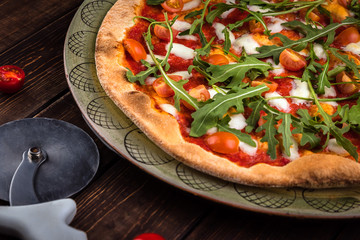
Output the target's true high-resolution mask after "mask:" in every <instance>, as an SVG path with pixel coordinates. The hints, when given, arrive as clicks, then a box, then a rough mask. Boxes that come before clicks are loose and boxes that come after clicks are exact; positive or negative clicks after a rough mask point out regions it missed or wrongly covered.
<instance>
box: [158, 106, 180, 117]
mask: <svg viewBox="0 0 360 240" xmlns="http://www.w3.org/2000/svg"><path fill="white" fill-rule="evenodd" d="M160 108H161V109H162V110H163V111H165V112H167V113H169V114H171V115H173V116H174V117H176V116H177V114H178V111H177V110H176V108H175V107H174V106H173V105H171V104H167V103H164V104H160Z"/></svg>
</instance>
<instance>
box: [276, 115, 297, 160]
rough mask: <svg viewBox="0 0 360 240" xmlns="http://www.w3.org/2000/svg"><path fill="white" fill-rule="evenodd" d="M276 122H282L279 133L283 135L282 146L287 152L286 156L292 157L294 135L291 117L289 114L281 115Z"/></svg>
mask: <svg viewBox="0 0 360 240" xmlns="http://www.w3.org/2000/svg"><path fill="white" fill-rule="evenodd" d="M276 120H282V122H281V124H280V126H279V129H278V132H279V133H281V135H282V145H283V148H284V151H285V154H286V155H287V156H289V157H290V154H291V153H290V147H291V145H293V142H292V134H291V130H290V126H291V123H292V121H291V115H290V114H289V113H281V114H280V115H279V116H277V117H276Z"/></svg>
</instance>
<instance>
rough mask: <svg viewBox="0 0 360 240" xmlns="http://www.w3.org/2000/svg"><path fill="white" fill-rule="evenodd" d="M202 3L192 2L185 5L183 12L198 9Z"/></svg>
mask: <svg viewBox="0 0 360 240" xmlns="http://www.w3.org/2000/svg"><path fill="white" fill-rule="evenodd" d="M200 3H201V0H192V1H190V2H187V3H185V4H184V7H183V9H182V11H187V10H190V9H193V8H196V7H198V6H199V5H200Z"/></svg>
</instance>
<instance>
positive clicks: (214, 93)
mask: <svg viewBox="0 0 360 240" xmlns="http://www.w3.org/2000/svg"><path fill="white" fill-rule="evenodd" d="M208 91H209V93H210V98H211V99H212V98H213V97H214V96H215V95H216V94H218V92H217V91H216V90H215V89H213V88H210V89H208Z"/></svg>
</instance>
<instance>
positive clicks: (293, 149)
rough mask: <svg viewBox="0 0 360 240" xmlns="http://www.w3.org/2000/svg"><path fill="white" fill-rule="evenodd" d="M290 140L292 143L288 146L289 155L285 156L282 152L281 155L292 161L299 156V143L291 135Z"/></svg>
mask: <svg viewBox="0 0 360 240" xmlns="http://www.w3.org/2000/svg"><path fill="white" fill-rule="evenodd" d="M291 141H292V145H291V146H290V156H287V155H286V154H285V153H283V156H284V157H285V158H287V159H290V160H291V161H294V160H296V159H298V158H299V157H300V154H299V145H298V143H297V142H296V141H295V139H294V138H293V137H291Z"/></svg>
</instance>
